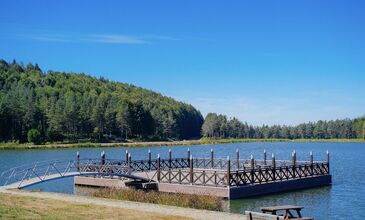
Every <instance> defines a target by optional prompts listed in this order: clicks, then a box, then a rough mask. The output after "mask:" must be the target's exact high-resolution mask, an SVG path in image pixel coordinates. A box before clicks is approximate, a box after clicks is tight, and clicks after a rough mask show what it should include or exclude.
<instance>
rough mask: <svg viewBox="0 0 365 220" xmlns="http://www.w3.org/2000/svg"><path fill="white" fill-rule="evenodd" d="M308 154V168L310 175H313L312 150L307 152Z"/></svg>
mask: <svg viewBox="0 0 365 220" xmlns="http://www.w3.org/2000/svg"><path fill="white" fill-rule="evenodd" d="M309 156H310V170H311V175H313V152H312V151H310V152H309Z"/></svg>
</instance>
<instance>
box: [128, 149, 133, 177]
mask: <svg viewBox="0 0 365 220" xmlns="http://www.w3.org/2000/svg"><path fill="white" fill-rule="evenodd" d="M131 173H132V155H131V154H130V153H129V154H128V174H131Z"/></svg>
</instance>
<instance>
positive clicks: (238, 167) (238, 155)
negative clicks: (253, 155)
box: [236, 148, 240, 170]
mask: <svg viewBox="0 0 365 220" xmlns="http://www.w3.org/2000/svg"><path fill="white" fill-rule="evenodd" d="M236 160H237V161H236V163H237V167H236V170H239V169H240V152H239V150H238V148H237V149H236Z"/></svg>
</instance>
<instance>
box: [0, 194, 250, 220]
mask: <svg viewBox="0 0 365 220" xmlns="http://www.w3.org/2000/svg"><path fill="white" fill-rule="evenodd" d="M0 192H1V193H8V194H12V195H19V196H30V197H36V198H42V199H54V200H60V201H67V202H74V203H80V204H92V205H101V206H107V207H114V208H125V209H132V210H137V211H145V212H154V213H159V214H164V215H175V216H182V217H189V218H193V219H206V220H216V219H219V220H223V219H232V220H236V219H237V220H238V219H240V220H243V219H244V220H245V219H246V216H244V215H240V214H232V213H227V212H215V211H207V210H199V209H190V208H181V207H175V206H166V205H158V204H150V203H140V202H131V201H122V200H112V199H103V198H95V197H89V196H77V195H69V194H61V193H48V192H34V191H23V190H8V189H6V188H4V187H0Z"/></svg>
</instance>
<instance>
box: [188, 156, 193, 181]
mask: <svg viewBox="0 0 365 220" xmlns="http://www.w3.org/2000/svg"><path fill="white" fill-rule="evenodd" d="M189 166H190V167H189V168H190V184H191V185H193V184H194V167H193V155H191V154H190V158H189Z"/></svg>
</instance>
